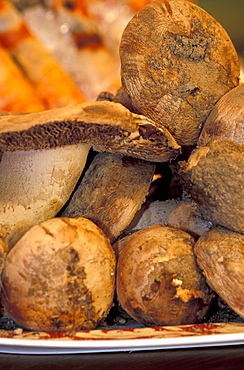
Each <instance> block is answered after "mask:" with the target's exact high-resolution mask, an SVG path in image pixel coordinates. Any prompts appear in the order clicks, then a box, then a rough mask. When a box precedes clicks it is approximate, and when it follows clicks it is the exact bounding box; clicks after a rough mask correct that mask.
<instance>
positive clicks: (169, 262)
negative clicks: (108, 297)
mask: <svg viewBox="0 0 244 370" xmlns="http://www.w3.org/2000/svg"><path fill="white" fill-rule="evenodd" d="M193 245H194V239H193V237H192V236H190V235H189V234H188V233H186V232H184V231H182V230H180V229H176V228H171V227H167V226H162V225H160V224H159V225H155V226H150V227H147V228H145V229H143V230H141V231H139V232H136V233H134V234H132V236H131V238H130V239H129V241H128V243H126V244H125V245H124V246H123V249H122V251H121V252H120V254H119V258H118V266H117V295H118V299H119V302H120V304H121V306H122V307H123V308H124V310H125V311H126V312H127V313H128V314H129V315H130V316H131V317H133V318H134V319H135V320H137V321H138V322H140V323H142V324H144V325H147V326H160V325H181V324H193V323H198V322H200V321H201V320H202V319H203V318H204V316H205V315H206V313H207V311H208V309H209V307H210V304H211V302H212V299H213V296H214V295H213V292H212V290H211V289H210V287H209V286H208V284H207V283H206V280H205V277H204V276H203V274H202V273H201V271H200V269H199V267H198V265H197V264H196V260H195V256H194V253H193Z"/></svg>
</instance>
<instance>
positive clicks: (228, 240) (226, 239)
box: [194, 228, 244, 317]
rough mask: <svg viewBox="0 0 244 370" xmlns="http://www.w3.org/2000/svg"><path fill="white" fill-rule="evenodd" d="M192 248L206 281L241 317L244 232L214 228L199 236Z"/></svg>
mask: <svg viewBox="0 0 244 370" xmlns="http://www.w3.org/2000/svg"><path fill="white" fill-rule="evenodd" d="M194 251H195V253H196V256H197V262H198V264H199V265H200V267H201V269H202V270H203V271H204V274H205V276H206V278H207V281H208V283H209V284H210V285H211V286H212V288H213V289H214V290H215V291H216V292H217V293H218V294H219V296H220V297H221V298H222V299H223V300H224V301H225V302H226V303H227V304H228V305H229V306H230V307H231V308H232V309H233V310H234V311H235V312H236V313H238V315H240V316H241V317H244V300H243V284H244V235H242V234H239V233H235V232H233V231H231V230H227V229H222V228H216V229H214V230H211V231H209V232H208V233H205V234H204V235H202V236H201V237H200V238H199V240H198V241H197V243H196V244H195V247H194Z"/></svg>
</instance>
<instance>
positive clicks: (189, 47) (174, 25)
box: [120, 0, 240, 146]
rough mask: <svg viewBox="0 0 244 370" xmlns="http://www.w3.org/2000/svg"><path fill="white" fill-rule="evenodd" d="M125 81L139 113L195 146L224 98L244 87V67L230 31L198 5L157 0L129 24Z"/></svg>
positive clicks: (123, 52) (122, 56) (122, 48)
mask: <svg viewBox="0 0 244 370" xmlns="http://www.w3.org/2000/svg"><path fill="white" fill-rule="evenodd" d="M120 59H121V79H122V86H123V89H124V90H125V95H127V96H128V97H130V99H131V104H132V107H133V109H134V111H135V112H137V113H139V114H143V115H145V116H147V117H149V118H150V119H152V120H154V121H155V122H157V123H159V124H161V125H163V126H164V127H166V128H167V129H168V130H169V131H170V133H171V134H172V135H173V136H174V138H175V139H176V141H177V142H178V143H179V144H180V145H187V146H188V145H195V144H196V143H197V139H198V136H199V134H200V131H201V127H202V124H203V123H204V121H205V120H206V118H207V116H208V114H209V112H210V111H211V109H212V107H213V106H214V104H215V103H216V102H217V101H218V99H219V98H220V97H221V96H223V95H224V94H225V93H227V92H228V91H229V90H231V89H232V88H234V87H235V86H237V85H238V84H239V76H240V65H239V60H238V55H237V52H236V50H235V47H234V45H233V43H232V41H231V39H230V38H229V36H228V34H227V33H226V31H225V30H224V28H223V27H222V26H221V25H220V24H219V23H218V22H217V21H216V20H215V19H214V18H213V17H212V16H211V15H209V14H208V13H207V12H206V11H205V10H203V9H201V8H200V7H199V6H197V5H196V4H192V3H190V2H188V1H179V0H171V1H165V0H157V1H152V2H150V3H149V4H148V5H146V6H145V7H143V8H142V9H141V10H140V11H139V12H138V13H137V14H136V15H135V16H134V17H133V18H132V19H131V21H130V22H129V23H128V25H127V26H126V28H125V30H124V32H123V35H122V38H121V44H120Z"/></svg>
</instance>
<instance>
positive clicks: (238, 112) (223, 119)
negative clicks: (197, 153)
mask: <svg viewBox="0 0 244 370" xmlns="http://www.w3.org/2000/svg"><path fill="white" fill-rule="evenodd" d="M213 140H231V141H234V142H235V143H238V144H242V145H244V84H240V85H239V86H237V87H235V88H234V89H232V90H230V91H229V92H228V93H226V94H225V95H224V96H223V97H222V98H220V99H219V101H218V102H217V103H216V104H215V106H214V107H213V109H212V111H211V112H210V114H209V116H208V118H207V120H206V121H205V123H204V125H203V129H202V131H201V134H200V136H199V139H198V143H197V145H201V146H207V145H209V144H210V143H211V142H212V141H213Z"/></svg>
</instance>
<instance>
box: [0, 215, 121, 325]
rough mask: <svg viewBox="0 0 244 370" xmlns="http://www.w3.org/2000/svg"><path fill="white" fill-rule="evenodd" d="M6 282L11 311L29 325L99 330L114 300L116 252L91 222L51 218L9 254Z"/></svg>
mask: <svg viewBox="0 0 244 370" xmlns="http://www.w3.org/2000/svg"><path fill="white" fill-rule="evenodd" d="M2 286H3V289H2V299H3V305H4V308H5V310H6V312H7V314H8V315H9V316H10V317H11V318H12V319H13V320H15V322H16V323H18V324H19V325H21V326H23V327H24V328H27V329H31V330H46V331H65V330H67V331H75V330H78V329H94V328H95V327H96V326H97V325H98V324H99V322H100V321H101V320H102V319H103V318H105V317H106V316H107V314H108V312H109V310H110V308H111V306H112V303H113V297H114V288H115V256H114V251H113V249H112V247H111V244H110V242H109V240H108V239H107V238H106V237H105V235H104V234H103V232H102V231H101V230H100V229H99V228H98V227H97V226H96V225H95V224H94V223H93V222H92V221H89V220H87V219H85V218H81V217H80V218H74V219H72V218H71V219H69V218H58V217H57V218H53V219H50V220H46V221H44V222H42V223H40V224H39V225H35V226H33V227H32V228H31V229H30V230H28V231H27V232H26V234H25V235H24V236H23V237H22V238H21V239H20V240H19V241H18V242H17V243H16V244H15V246H14V247H13V248H12V249H11V251H10V252H9V253H8V255H7V258H6V261H5V266H4V270H3V274H2Z"/></svg>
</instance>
